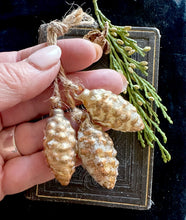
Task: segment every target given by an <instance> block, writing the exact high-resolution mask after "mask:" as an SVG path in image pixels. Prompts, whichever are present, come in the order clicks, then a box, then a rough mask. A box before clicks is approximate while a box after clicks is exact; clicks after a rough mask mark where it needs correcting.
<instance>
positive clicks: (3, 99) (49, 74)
mask: <svg viewBox="0 0 186 220" xmlns="http://www.w3.org/2000/svg"><path fill="white" fill-rule="evenodd" d="M60 57H61V50H60V48H59V47H58V46H49V47H45V48H43V49H41V50H38V51H37V52H35V53H33V54H32V55H30V56H29V57H28V58H27V59H26V60H24V61H20V62H17V63H0V103H1V105H0V110H1V111H2V110H4V109H6V108H10V107H12V106H14V105H16V104H18V103H20V102H22V101H26V100H28V99H31V98H33V97H35V96H37V95H38V94H40V93H41V92H42V91H44V90H45V89H46V88H48V87H49V85H50V84H51V82H52V81H53V80H54V78H55V77H56V75H57V74H58V71H59V68H60Z"/></svg>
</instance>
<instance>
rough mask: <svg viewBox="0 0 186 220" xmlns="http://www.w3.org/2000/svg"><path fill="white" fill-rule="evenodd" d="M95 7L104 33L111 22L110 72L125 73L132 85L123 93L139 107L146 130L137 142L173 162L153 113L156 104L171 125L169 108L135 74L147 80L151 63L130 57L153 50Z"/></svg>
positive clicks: (165, 139)
mask: <svg viewBox="0 0 186 220" xmlns="http://www.w3.org/2000/svg"><path fill="white" fill-rule="evenodd" d="M93 4H94V9H95V15H96V16H97V20H98V23H99V25H100V28H101V29H102V30H103V29H104V27H105V23H106V22H108V25H109V31H108V34H107V37H106V38H107V40H108V42H109V43H110V48H111V50H110V54H109V56H110V68H111V69H114V70H116V71H118V72H122V73H123V74H124V76H125V77H126V79H127V80H128V82H129V85H128V87H127V91H125V92H124V93H128V97H129V102H130V103H132V104H133V105H134V106H135V107H136V109H137V111H138V113H139V114H140V115H141V117H142V119H143V122H144V124H145V128H144V130H143V131H140V132H138V140H139V141H140V143H141V145H142V147H145V146H146V145H147V146H150V147H152V148H153V147H154V144H153V143H154V142H156V143H157V144H158V146H159V149H160V151H161V155H162V158H163V161H164V162H165V163H166V162H168V161H170V159H171V156H170V154H169V152H168V151H167V150H166V149H165V147H164V146H163V145H162V144H161V142H160V141H159V139H158V137H157V136H156V135H155V132H156V131H157V132H159V133H160V134H161V136H162V138H163V142H164V143H166V142H167V137H166V134H165V133H164V132H163V131H162V130H161V128H160V127H159V124H160V120H159V118H158V114H157V113H156V112H155V111H154V109H153V103H155V105H156V106H157V107H158V108H159V109H161V112H162V114H163V116H164V117H165V118H166V119H167V120H168V121H169V123H171V124H172V123H173V121H172V120H171V118H170V117H169V116H168V114H167V108H166V107H165V106H164V105H163V104H162V103H161V101H162V99H161V98H160V96H159V95H158V94H157V92H156V89H155V88H154V87H153V85H151V83H149V82H148V81H147V80H145V79H144V78H143V77H141V76H139V74H138V73H137V71H136V70H140V72H141V73H142V74H143V75H144V76H147V75H148V73H147V70H148V66H147V65H148V62H147V61H141V62H140V61H137V60H135V59H133V58H132V57H131V55H132V54H134V53H138V54H140V55H141V56H142V57H144V56H145V55H146V52H148V51H150V49H151V48H150V47H149V46H146V47H144V48H141V47H140V46H138V44H137V42H136V41H135V40H134V39H132V38H130V37H129V32H128V31H130V30H131V27H130V26H124V27H123V26H116V25H113V24H112V23H111V21H110V20H109V19H108V18H107V17H106V16H105V15H104V14H103V13H102V12H101V11H100V9H99V8H98V5H97V0H93Z"/></svg>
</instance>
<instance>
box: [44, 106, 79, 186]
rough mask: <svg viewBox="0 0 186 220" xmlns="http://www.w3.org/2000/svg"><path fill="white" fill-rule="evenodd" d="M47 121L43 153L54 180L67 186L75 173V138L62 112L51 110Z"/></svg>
mask: <svg viewBox="0 0 186 220" xmlns="http://www.w3.org/2000/svg"><path fill="white" fill-rule="evenodd" d="M52 111H53V114H52V116H51V117H50V118H49V119H48V122H47V126H46V134H45V138H44V153H45V155H46V158H47V161H48V164H49V166H50V168H51V169H52V171H53V173H54V175H55V177H56V179H57V180H58V181H59V182H60V183H61V184H62V185H68V184H69V182H70V179H71V176H72V174H73V173H74V171H75V162H76V151H75V150H76V142H77V141H76V137H75V131H74V129H73V128H72V127H71V124H70V122H69V121H68V120H67V119H66V118H65V117H64V112H63V110H61V109H59V108H57V109H53V110H52Z"/></svg>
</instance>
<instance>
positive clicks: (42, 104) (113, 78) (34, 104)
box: [1, 69, 127, 127]
mask: <svg viewBox="0 0 186 220" xmlns="http://www.w3.org/2000/svg"><path fill="white" fill-rule="evenodd" d="M69 78H70V79H71V80H73V81H74V82H78V83H81V84H83V85H84V87H85V88H88V89H99V88H103V89H106V90H111V91H112V92H114V93H116V94H119V93H120V92H121V91H123V90H125V89H126V87H127V80H126V79H125V78H124V77H123V75H121V74H119V73H118V72H116V71H114V70H110V69H99V70H91V71H83V72H78V73H73V74H69ZM52 93H53V89H52V88H49V89H47V90H45V91H44V92H43V93H42V94H41V95H39V96H37V97H35V98H34V99H31V100H29V101H26V102H24V103H21V104H18V105H17V106H15V107H13V108H10V109H8V110H6V111H3V112H1V116H2V124H3V125H4V127H7V126H11V125H14V124H18V123H21V122H24V121H30V120H32V119H34V118H37V117H41V116H42V115H45V114H48V112H49V105H50V102H49V98H50V96H51V95H52ZM62 93H63V91H62Z"/></svg>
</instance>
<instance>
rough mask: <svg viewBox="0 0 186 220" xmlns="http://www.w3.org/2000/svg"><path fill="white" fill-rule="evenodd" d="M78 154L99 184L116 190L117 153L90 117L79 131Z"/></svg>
mask: <svg viewBox="0 0 186 220" xmlns="http://www.w3.org/2000/svg"><path fill="white" fill-rule="evenodd" d="M77 152H78V156H79V158H81V160H82V164H83V167H84V168H85V169H86V170H87V171H88V172H89V174H90V175H91V176H92V177H93V178H94V179H95V181H96V182H97V183H99V184H100V185H101V186H104V187H106V188H107V189H112V188H114V186H115V182H116V178H117V175H118V165H119V162H118V160H117V159H116V154H117V152H116V150H115V149H114V144H113V142H112V139H111V138H110V137H109V135H108V134H107V133H105V132H104V131H102V128H101V127H100V126H99V125H93V124H92V123H91V122H90V119H89V117H88V116H87V118H86V119H85V120H84V121H83V122H82V124H81V126H80V128H79V131H78V144H77Z"/></svg>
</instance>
